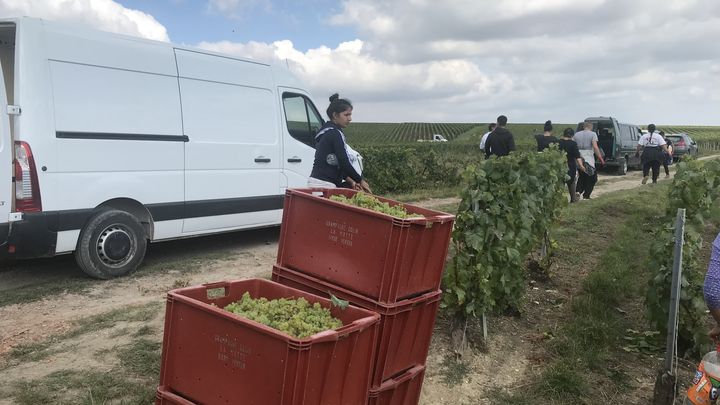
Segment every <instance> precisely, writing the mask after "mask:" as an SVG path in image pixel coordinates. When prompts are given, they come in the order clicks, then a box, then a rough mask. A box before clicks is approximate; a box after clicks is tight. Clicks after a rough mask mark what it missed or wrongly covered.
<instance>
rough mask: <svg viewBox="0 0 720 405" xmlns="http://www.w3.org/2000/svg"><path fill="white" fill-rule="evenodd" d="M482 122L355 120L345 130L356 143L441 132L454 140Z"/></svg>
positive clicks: (392, 141)
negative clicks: (374, 121)
mask: <svg viewBox="0 0 720 405" xmlns="http://www.w3.org/2000/svg"><path fill="white" fill-rule="evenodd" d="M479 126H480V124H475V123H426V122H402V123H364V122H353V123H352V124H350V126H348V127H347V129H346V130H345V134H346V135H347V136H348V138H349V140H350V142H352V143H356V144H397V143H406V142H417V140H418V139H423V140H430V139H431V138H432V136H433V134H440V135H442V136H444V137H445V139H447V140H449V141H452V140H454V139H456V138H458V137H460V136H461V135H463V134H465V133H466V132H468V131H473V130H474V129H476V128H478V127H479Z"/></svg>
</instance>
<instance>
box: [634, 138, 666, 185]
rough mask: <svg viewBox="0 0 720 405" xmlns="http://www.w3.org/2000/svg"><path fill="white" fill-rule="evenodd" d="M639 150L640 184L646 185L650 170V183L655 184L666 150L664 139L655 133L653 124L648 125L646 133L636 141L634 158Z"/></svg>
mask: <svg viewBox="0 0 720 405" xmlns="http://www.w3.org/2000/svg"><path fill="white" fill-rule="evenodd" d="M641 150H642V157H641V158H640V163H642V167H643V179H642V184H645V183H647V181H648V174H649V172H650V169H652V182H653V183H657V179H658V176H659V175H660V164H661V163H662V161H663V159H664V157H665V155H664V154H665V153H667V151H668V149H667V144H666V142H665V138H663V137H662V136H661V135H660V134H657V133H655V124H650V125H648V133H647V134H644V135H643V136H641V137H640V139H639V140H638V144H637V151H636V152H635V156H638V155H639V154H640V151H641Z"/></svg>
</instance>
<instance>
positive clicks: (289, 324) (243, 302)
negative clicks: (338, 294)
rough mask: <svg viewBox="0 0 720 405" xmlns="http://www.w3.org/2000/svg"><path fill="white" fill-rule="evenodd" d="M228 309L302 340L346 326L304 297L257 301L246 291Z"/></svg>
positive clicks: (226, 308) (260, 299)
mask: <svg viewBox="0 0 720 405" xmlns="http://www.w3.org/2000/svg"><path fill="white" fill-rule="evenodd" d="M225 310H226V311H229V312H232V313H234V314H237V315H240V316H242V317H244V318H247V319H251V320H253V321H255V322H259V323H262V324H263V325H267V326H270V327H271V328H274V329H277V330H279V331H282V332H285V333H287V334H288V335H290V336H293V337H295V338H298V339H303V338H306V337H308V336H312V335H314V334H316V333H318V332H322V331H325V330H330V329H337V328H339V327H341V326H343V323H342V321H341V320H339V319H337V318H334V317H333V316H332V315H331V314H330V310H329V309H328V308H324V307H323V306H322V305H320V304H319V303H317V302H316V303H314V304H310V303H309V302H308V301H307V300H306V299H305V298H303V297H300V298H297V299H293V298H278V299H274V300H268V299H267V298H265V297H260V298H257V299H254V298H252V297H251V296H250V293H249V292H245V294H243V295H242V297H241V298H240V300H239V301H235V302H233V303H230V304H228V305H226V306H225Z"/></svg>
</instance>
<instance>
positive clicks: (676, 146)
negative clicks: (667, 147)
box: [665, 132, 698, 160]
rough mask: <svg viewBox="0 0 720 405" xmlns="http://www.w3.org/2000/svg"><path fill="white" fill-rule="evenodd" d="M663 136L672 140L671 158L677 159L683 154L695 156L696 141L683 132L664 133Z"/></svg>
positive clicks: (696, 150)
mask: <svg viewBox="0 0 720 405" xmlns="http://www.w3.org/2000/svg"><path fill="white" fill-rule="evenodd" d="M665 138H666V139H667V140H669V141H670V142H672V147H673V160H678V159H680V158H681V157H682V156H684V155H690V156H697V155H698V147H697V143H695V141H693V140H692V138H690V136H689V135H688V134H686V133H684V132H682V133H679V134H669V135H665Z"/></svg>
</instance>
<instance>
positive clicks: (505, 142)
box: [485, 115, 515, 158]
mask: <svg viewBox="0 0 720 405" xmlns="http://www.w3.org/2000/svg"><path fill="white" fill-rule="evenodd" d="M505 125H507V117H506V116H504V115H501V116H499V117H498V118H497V127H495V130H494V131H492V132H491V133H490V135H488V138H487V141H485V157H486V158H488V157H490V155H495V156H497V157H501V156H507V155H509V154H510V152H512V151H514V150H515V139H514V138H513V134H512V133H511V132H510V131H508V130H507V128H505Z"/></svg>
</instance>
